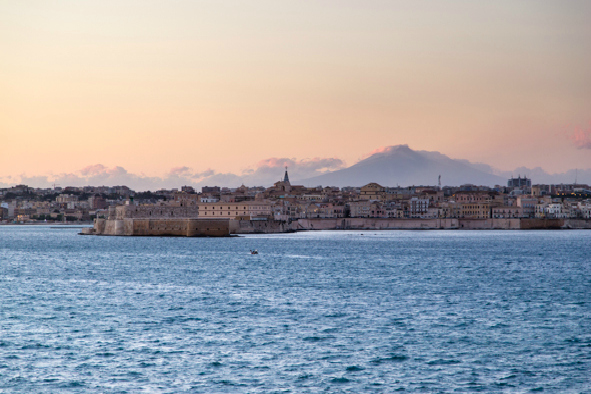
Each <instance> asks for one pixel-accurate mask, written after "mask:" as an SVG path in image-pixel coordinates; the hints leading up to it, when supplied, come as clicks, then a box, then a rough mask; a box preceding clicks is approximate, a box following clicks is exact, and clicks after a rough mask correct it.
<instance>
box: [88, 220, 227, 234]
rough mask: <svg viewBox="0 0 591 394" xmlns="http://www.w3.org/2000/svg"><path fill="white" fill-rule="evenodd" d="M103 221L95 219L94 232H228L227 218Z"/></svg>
mask: <svg viewBox="0 0 591 394" xmlns="http://www.w3.org/2000/svg"><path fill="white" fill-rule="evenodd" d="M103 222H104V224H103ZM103 222H100V221H98V220H97V221H95V225H94V230H95V231H94V234H97V235H127V236H176V237H199V236H210V237H220V236H228V235H229V234H230V224H229V220H201V219H117V220H103Z"/></svg>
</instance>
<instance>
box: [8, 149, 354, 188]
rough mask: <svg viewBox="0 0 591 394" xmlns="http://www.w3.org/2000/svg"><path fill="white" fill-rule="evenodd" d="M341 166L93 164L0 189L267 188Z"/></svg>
mask: <svg viewBox="0 0 591 394" xmlns="http://www.w3.org/2000/svg"><path fill="white" fill-rule="evenodd" d="M344 165H345V163H344V162H343V161H342V160H341V159H337V158H312V159H302V160H298V159H289V158H276V157H272V158H269V159H265V160H261V161H260V162H258V163H256V164H255V165H254V166H252V167H249V168H246V169H244V170H243V171H242V172H241V173H238V174H233V173H217V172H216V171H215V170H213V169H211V168H208V169H205V170H202V171H196V170H194V169H192V168H191V167H188V166H180V167H174V168H171V169H170V170H169V171H168V172H166V173H165V174H164V176H146V175H144V174H133V173H130V172H128V171H127V170H126V169H125V168H123V167H120V166H115V167H107V166H105V165H103V164H93V165H89V166H87V167H84V168H82V169H80V170H78V171H75V172H71V173H61V174H49V175H36V176H27V175H25V174H22V175H21V176H20V177H4V178H2V179H0V186H3V187H9V186H12V185H15V184H17V183H23V184H26V185H29V186H32V187H42V188H48V187H52V186H53V185H54V184H55V185H59V186H61V187H66V186H88V185H92V186H117V185H126V186H129V187H130V188H131V189H133V190H136V191H144V190H160V189H162V188H167V189H170V188H173V187H176V188H180V187H181V186H184V185H191V186H194V187H197V188H199V187H201V186H214V185H216V186H228V187H238V186H240V185H242V184H245V185H248V186H270V185H272V184H273V183H274V182H277V181H279V180H281V179H283V175H284V171H285V169H284V167H285V166H287V167H288V168H289V175H290V179H291V180H292V183H293V181H294V180H295V181H297V180H298V179H304V178H308V177H311V176H316V175H321V174H323V173H325V172H327V171H332V170H336V169H339V168H342V167H343V166H344Z"/></svg>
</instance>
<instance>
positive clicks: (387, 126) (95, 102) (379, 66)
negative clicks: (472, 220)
mask: <svg viewBox="0 0 591 394" xmlns="http://www.w3.org/2000/svg"><path fill="white" fill-rule="evenodd" d="M590 15H591V2H589V1H586V0H585V1H540V0H535V1H533V0H532V1H521V2H514V1H495V2H475V1H468V0H466V1H445V2H437V1H412V2H408V1H369V2H368V1H347V0H341V1H314V2H286V1H276V0H269V1H252V2H239V1H235V2H226V1H203V2H195V1H175V2H154V1H55V2H53V1H52V2H48V1H37V2H35V1H27V2H2V3H1V4H0V52H1V53H2V56H1V57H0V138H1V142H0V144H1V146H2V152H1V153H0V178H1V177H6V176H18V175H21V174H26V175H28V176H33V175H47V174H49V173H53V174H58V173H70V172H75V171H78V170H80V169H81V168H84V167H87V166H89V165H95V164H102V165H104V166H107V167H114V166H122V167H124V168H125V169H127V170H128V171H130V172H133V173H136V174H140V173H143V174H147V175H160V174H163V173H166V172H168V171H169V170H170V169H171V168H173V167H182V166H188V167H190V168H192V169H194V170H195V171H203V170H205V169H208V168H212V169H215V170H216V171H220V172H234V173H238V172H240V171H242V170H243V169H245V168H248V167H249V166H253V165H255V164H256V163H257V162H259V161H260V160H263V159H267V158H271V157H289V158H297V159H305V158H314V157H320V158H340V159H342V160H344V161H345V162H346V163H347V165H352V164H354V163H355V162H356V161H357V160H359V159H360V158H361V157H362V156H363V155H364V154H367V153H368V152H371V151H373V150H375V149H376V148H378V147H380V146H387V145H396V144H409V145H410V147H411V148H413V149H419V150H436V151H440V152H442V153H444V154H447V155H448V156H450V157H452V158H462V159H468V160H471V161H477V162H484V163H487V164H490V165H492V166H495V167H497V168H500V169H504V170H510V169H512V168H515V167H518V166H528V167H536V166H540V167H543V168H544V169H546V170H548V171H549V172H559V171H564V170H566V169H569V168H591V150H590V149H589V148H591V143H589V144H587V145H586V142H587V140H589V138H591V23H589V16H590ZM576 130H579V134H580V133H583V134H580V135H582V138H583V142H582V143H581V142H580V141H579V148H578V147H577V146H576V145H575V143H574V140H573V139H569V136H573V135H574V133H575V131H576ZM580 147H583V148H582V149H580ZM585 147H586V148H585Z"/></svg>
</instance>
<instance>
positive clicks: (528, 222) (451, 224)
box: [297, 218, 591, 230]
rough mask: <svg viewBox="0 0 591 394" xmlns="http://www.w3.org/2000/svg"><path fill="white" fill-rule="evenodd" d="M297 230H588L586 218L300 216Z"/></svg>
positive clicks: (589, 222) (588, 224)
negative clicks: (340, 217) (342, 217)
mask: <svg viewBox="0 0 591 394" xmlns="http://www.w3.org/2000/svg"><path fill="white" fill-rule="evenodd" d="M297 223H298V225H297V229H298V230H339V229H343V230H385V229H408V230H420V229H464V230H486V229H489V230H497V229H498V230H518V229H523V230H533V229H560V228H572V229H591V220H585V219H496V218H495V219H493V218H489V219H394V218H392V219H378V218H344V219H299V220H298V222H297Z"/></svg>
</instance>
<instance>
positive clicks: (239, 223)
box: [232, 220, 296, 234]
mask: <svg viewBox="0 0 591 394" xmlns="http://www.w3.org/2000/svg"><path fill="white" fill-rule="evenodd" d="M234 222H235V224H233V226H234V227H233V229H232V231H233V232H232V234H274V233H285V232H288V231H292V226H290V225H289V224H287V223H284V222H282V221H280V220H235V221H234ZM295 224H296V223H294V226H295ZM294 228H295V227H294Z"/></svg>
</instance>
